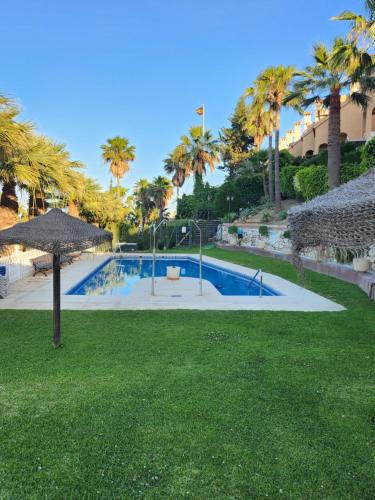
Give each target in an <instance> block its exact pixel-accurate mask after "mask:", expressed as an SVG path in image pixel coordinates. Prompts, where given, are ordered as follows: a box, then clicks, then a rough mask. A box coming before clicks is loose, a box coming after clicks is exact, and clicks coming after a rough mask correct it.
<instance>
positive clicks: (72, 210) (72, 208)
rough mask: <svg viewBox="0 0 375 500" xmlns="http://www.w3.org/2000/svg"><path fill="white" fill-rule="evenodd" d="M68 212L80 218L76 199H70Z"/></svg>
mask: <svg viewBox="0 0 375 500" xmlns="http://www.w3.org/2000/svg"><path fill="white" fill-rule="evenodd" d="M68 214H69V215H70V216H72V217H76V218H77V219H79V207H78V203H77V201H76V200H69V202H68Z"/></svg>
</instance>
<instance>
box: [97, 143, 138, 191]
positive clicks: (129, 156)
mask: <svg viewBox="0 0 375 500" xmlns="http://www.w3.org/2000/svg"><path fill="white" fill-rule="evenodd" d="M100 147H101V149H102V151H103V152H102V158H103V160H104V161H105V162H106V163H108V164H109V169H110V171H111V174H112V175H113V177H114V178H115V179H116V181H117V187H119V186H120V179H122V177H124V175H125V174H126V173H127V172H128V171H129V168H130V167H129V162H131V161H134V160H135V146H132V145H131V144H130V143H129V140H128V139H127V138H126V137H119V136H116V137H114V138H113V139H108V140H107V143H106V144H103V145H102V146H100Z"/></svg>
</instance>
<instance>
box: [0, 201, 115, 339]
mask: <svg viewBox="0 0 375 500" xmlns="http://www.w3.org/2000/svg"><path fill="white" fill-rule="evenodd" d="M105 241H107V242H112V233H110V232H108V231H104V230H103V229H99V228H97V227H96V226H93V225H92V224H87V223H86V222H83V221H82V220H80V219H77V218H76V217H71V216H70V215H67V214H65V213H64V212H63V211H62V210H59V209H57V208H54V209H52V210H51V211H49V212H48V213H47V214H45V215H40V216H39V217H35V218H34V219H31V220H30V221H28V222H20V223H19V224H16V225H15V226H13V227H11V228H9V229H5V230H4V231H0V247H1V246H7V245H25V246H28V247H32V248H37V249H39V250H42V251H44V252H48V253H51V254H53V311H54V336H53V345H54V346H55V347H58V346H59V345H60V256H61V255H64V254H67V253H69V252H75V251H79V250H84V249H86V248H91V247H94V246H97V245H100V244H101V243H103V242H105Z"/></svg>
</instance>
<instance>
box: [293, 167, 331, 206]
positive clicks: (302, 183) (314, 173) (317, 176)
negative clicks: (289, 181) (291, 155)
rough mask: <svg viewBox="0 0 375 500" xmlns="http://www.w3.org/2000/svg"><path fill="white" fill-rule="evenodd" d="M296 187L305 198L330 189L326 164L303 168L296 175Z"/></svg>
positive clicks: (307, 198)
mask: <svg viewBox="0 0 375 500" xmlns="http://www.w3.org/2000/svg"><path fill="white" fill-rule="evenodd" d="M294 187H295V189H296V191H298V192H299V193H300V194H301V196H302V198H303V199H304V200H311V199H312V198H315V196H319V195H321V194H324V193H326V192H327V191H328V170H327V167H326V166H324V165H315V166H313V167H305V168H301V169H300V170H299V171H298V172H297V174H296V175H295V177H294Z"/></svg>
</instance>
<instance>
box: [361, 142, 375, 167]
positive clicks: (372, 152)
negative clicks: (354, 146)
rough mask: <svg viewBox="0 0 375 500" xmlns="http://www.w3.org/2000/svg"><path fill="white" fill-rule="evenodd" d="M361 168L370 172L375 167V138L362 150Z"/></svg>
mask: <svg viewBox="0 0 375 500" xmlns="http://www.w3.org/2000/svg"><path fill="white" fill-rule="evenodd" d="M361 166H362V167H363V168H364V169H365V170H368V169H369V168H371V167H375V137H373V138H372V139H371V140H370V141H368V143H367V144H366V145H365V146H364V147H363V149H362V159H361Z"/></svg>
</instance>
